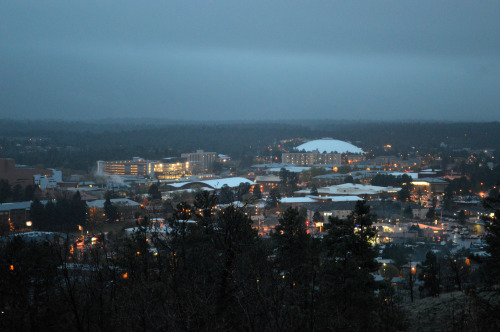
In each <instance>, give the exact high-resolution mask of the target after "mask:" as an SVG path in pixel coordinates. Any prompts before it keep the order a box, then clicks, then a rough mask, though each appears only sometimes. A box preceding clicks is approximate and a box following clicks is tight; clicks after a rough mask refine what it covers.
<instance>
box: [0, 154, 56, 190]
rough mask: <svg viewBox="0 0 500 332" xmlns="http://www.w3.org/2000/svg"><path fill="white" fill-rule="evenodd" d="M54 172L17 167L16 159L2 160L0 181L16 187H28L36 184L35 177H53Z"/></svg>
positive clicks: (0, 163)
mask: <svg viewBox="0 0 500 332" xmlns="http://www.w3.org/2000/svg"><path fill="white" fill-rule="evenodd" d="M53 173H54V172H53V171H52V170H47V169H39V168H31V167H26V166H20V165H16V163H15V161H14V159H10V158H1V159H0V180H7V181H8V182H9V184H10V185H11V186H12V187H14V186H15V185H20V186H22V187H26V186H28V185H33V184H34V182H33V181H34V179H33V177H34V175H36V174H39V175H42V176H49V177H50V176H52V175H53Z"/></svg>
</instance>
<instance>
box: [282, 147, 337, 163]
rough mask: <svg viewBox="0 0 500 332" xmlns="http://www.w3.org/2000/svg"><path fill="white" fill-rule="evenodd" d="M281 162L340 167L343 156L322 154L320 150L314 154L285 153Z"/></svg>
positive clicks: (313, 152)
mask: <svg viewBox="0 0 500 332" xmlns="http://www.w3.org/2000/svg"><path fill="white" fill-rule="evenodd" d="M281 161H282V162H283V163H289V164H294V165H297V166H313V165H338V164H341V162H342V156H341V154H340V153H320V152H319V151H318V150H315V151H312V152H284V153H282V155H281Z"/></svg>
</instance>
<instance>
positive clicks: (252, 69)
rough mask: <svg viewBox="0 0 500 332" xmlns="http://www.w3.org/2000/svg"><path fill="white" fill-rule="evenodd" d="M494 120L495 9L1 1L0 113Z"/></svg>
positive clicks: (414, 4) (498, 86)
mask: <svg viewBox="0 0 500 332" xmlns="http://www.w3.org/2000/svg"><path fill="white" fill-rule="evenodd" d="M143 117H144V118H162V119H180V120H182V119H184V120H189V119H193V120H259V121H260V120H266V119H272V120H279V119H347V120H357V119H363V120H452V121H457V120H458V121H462V120H466V121H492V120H496V121H499V120H500V1H481V2H477V1H435V0H433V1H345V2H343V1H291V0H289V1H274V0H273V1H271V0H269V1H250V0H248V1H234V0H233V1H123V0H122V1H102V0H100V1H89V0H85V1H10V0H3V1H1V2H0V118H14V119H25V118H48V119H63V120H90V119H99V118H143Z"/></svg>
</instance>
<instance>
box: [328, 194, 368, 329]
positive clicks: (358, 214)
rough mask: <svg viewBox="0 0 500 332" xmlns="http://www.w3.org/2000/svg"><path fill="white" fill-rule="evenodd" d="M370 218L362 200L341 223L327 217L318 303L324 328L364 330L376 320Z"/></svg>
mask: <svg viewBox="0 0 500 332" xmlns="http://www.w3.org/2000/svg"><path fill="white" fill-rule="evenodd" d="M373 219H374V216H373V215H371V214H370V207H369V206H368V205H366V202H365V201H359V202H357V203H356V207H355V209H354V211H353V212H352V214H351V215H350V216H349V217H348V218H347V219H345V220H340V219H338V218H332V217H330V223H329V224H328V225H327V228H328V235H327V236H326V238H325V241H324V243H325V246H326V250H327V255H328V256H327V257H328V259H327V261H326V262H325V263H324V264H323V269H324V270H323V280H322V285H321V291H322V295H323V299H322V301H324V302H325V303H328V305H323V306H322V315H324V316H323V319H325V320H326V321H328V327H327V329H330V330H337V329H347V330H368V329H370V327H371V324H373V321H374V320H375V319H376V314H375V311H376V308H377V298H376V296H375V290H376V289H377V288H378V286H377V284H376V283H375V281H374V279H373V276H372V274H371V273H373V272H375V271H377V269H378V264H377V262H376V261H375V257H376V254H375V251H374V250H373V248H372V245H371V242H372V241H373V240H374V238H375V235H376V231H375V229H374V228H373V227H372V223H373ZM326 317H331V318H330V319H327V318H326Z"/></svg>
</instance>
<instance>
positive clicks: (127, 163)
mask: <svg viewBox="0 0 500 332" xmlns="http://www.w3.org/2000/svg"><path fill="white" fill-rule="evenodd" d="M151 172H152V165H151V162H149V161H147V160H144V159H142V158H139V157H134V158H133V159H132V160H115V161H102V160H99V161H98V162H97V173H98V174H108V175H132V176H141V177H145V176H147V175H149V174H150V173H151Z"/></svg>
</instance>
